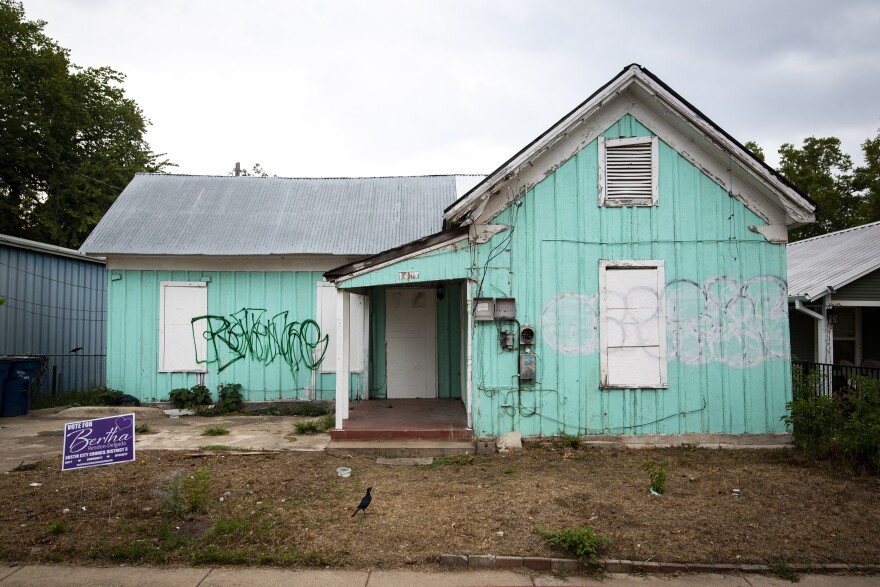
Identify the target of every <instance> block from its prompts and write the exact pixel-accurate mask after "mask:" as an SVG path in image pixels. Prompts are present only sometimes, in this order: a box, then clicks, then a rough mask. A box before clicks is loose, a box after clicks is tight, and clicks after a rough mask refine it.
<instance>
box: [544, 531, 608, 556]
mask: <svg viewBox="0 0 880 587" xmlns="http://www.w3.org/2000/svg"><path fill="white" fill-rule="evenodd" d="M535 532H537V533H538V534H540V536H541V538H543V539H544V543H545V544H546V545H547V546H548V547H550V548H552V549H554V550H561V551H563V552H566V553H568V554H571V555H573V556H575V557H577V559H578V560H580V561H581V562H583V563H591V564H595V563H596V561H597V557H598V555H599V552H600V551H601V550H602V549H603V548H604V547H605V546H607V545H609V544H611V539H610V538H608V537H607V536H602V535H601V534H596V533H595V530H594V529H593V527H592V526H584V527H583V528H564V529H562V530H545V529H544V528H543V527H542V526H541V525H540V524H536V525H535Z"/></svg>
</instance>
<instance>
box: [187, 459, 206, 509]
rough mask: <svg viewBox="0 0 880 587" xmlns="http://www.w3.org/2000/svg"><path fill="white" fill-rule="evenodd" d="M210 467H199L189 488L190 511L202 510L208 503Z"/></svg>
mask: <svg viewBox="0 0 880 587" xmlns="http://www.w3.org/2000/svg"><path fill="white" fill-rule="evenodd" d="M209 477H210V472H209V471H208V467H199V468H198V469H196V472H195V475H193V479H192V484H191V485H190V488H189V511H191V512H201V511H204V510H205V507H206V506H207V505H208V479H209Z"/></svg>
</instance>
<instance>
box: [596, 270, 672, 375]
mask: <svg viewBox="0 0 880 587" xmlns="http://www.w3.org/2000/svg"><path fill="white" fill-rule="evenodd" d="M663 284H664V280H663V261H600V263H599V288H600V300H599V314H600V318H601V322H600V329H599V345H600V353H601V355H600V356H601V359H600V362H601V377H602V386H603V387H606V388H662V387H666V385H667V376H666V375H667V373H666V333H665V324H666V321H665V319H664V303H663Z"/></svg>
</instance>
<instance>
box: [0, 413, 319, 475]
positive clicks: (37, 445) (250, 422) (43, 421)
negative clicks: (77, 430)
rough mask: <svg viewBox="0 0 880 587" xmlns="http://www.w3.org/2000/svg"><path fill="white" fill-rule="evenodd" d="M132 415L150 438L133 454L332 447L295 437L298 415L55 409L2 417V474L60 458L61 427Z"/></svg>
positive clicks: (314, 438)
mask: <svg viewBox="0 0 880 587" xmlns="http://www.w3.org/2000/svg"><path fill="white" fill-rule="evenodd" d="M107 410H116V411H118V413H129V412H134V413H135V421H136V422H137V423H138V424H144V423H146V424H149V426H150V430H151V431H152V432H154V434H137V435H136V442H137V444H136V447H137V450H193V451H195V450H198V449H199V447H200V446H205V445H209V444H224V445H228V446H236V447H241V448H251V449H255V450H303V451H322V450H324V449H325V448H326V447H327V445H328V444H329V443H330V436H329V435H328V434H315V435H310V436H298V435H295V434H294V433H293V425H294V423H295V422H298V421H300V420H303V419H304V418H300V417H296V416H241V415H231V416H216V417H213V418H205V417H200V416H184V417H181V418H169V417H167V416H166V415H165V414H164V413H163V412H162V411H161V410H157V409H156V408H68V409H66V410H61V409H57V408H52V409H46V410H32V411H31V412H30V413H29V414H28V415H26V416H16V417H15V418H0V472H3V471H11V470H12V469H13V468H15V467H16V466H17V465H19V464H20V463H21V462H25V463H32V462H35V461H39V460H42V459H45V458H48V457H53V456H57V455H60V454H61V449H62V443H63V440H62V435H63V432H64V423H65V422H75V421H78V420H85V419H88V418H99V417H103V416H107V415H110V414H109V413H107ZM212 426H224V427H226V428H228V429H229V434H228V435H225V436H213V437H208V436H202V435H201V434H202V431H203V430H204V429H205V428H208V427H212Z"/></svg>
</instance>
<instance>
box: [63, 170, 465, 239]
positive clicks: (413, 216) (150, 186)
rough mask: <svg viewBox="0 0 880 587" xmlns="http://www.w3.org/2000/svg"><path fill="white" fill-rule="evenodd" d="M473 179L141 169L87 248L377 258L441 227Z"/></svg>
mask: <svg viewBox="0 0 880 587" xmlns="http://www.w3.org/2000/svg"><path fill="white" fill-rule="evenodd" d="M468 179H469V176H455V175H433V176H419V177H369V178H309V179H302V178H282V177H229V176H225V177H224V176H221V177H215V176H194V175H171V174H138V175H136V176H135V178H134V179H133V180H132V181H131V183H130V184H128V186H127V187H126V188H125V190H124V191H123V192H122V194H120V196H119V198H118V199H117V200H116V202H115V203H114V204H113V206H112V207H111V208H110V210H109V211H108V212H107V214H105V215H104V218H102V219H101V222H100V223H98V226H96V227H95V229H94V230H93V231H92V233H91V234H90V235H89V237H88V238H87V239H86V241H85V242H84V243H83V245H82V247H81V248H80V251H81V252H84V253H88V254H90V255H114V254H131V255H282V254H321V255H370V254H374V253H378V252H380V251H384V250H386V249H390V248H393V247H397V246H399V245H402V244H404V243H407V242H410V241H414V240H416V239H419V238H421V237H424V236H425V235H428V234H432V233H434V232H437V231H439V230H440V229H441V228H442V224H443V209H444V208H445V207H446V206H448V205H449V204H451V203H452V202H453V201H454V200H455V198H456V196H457V193H458V192H459V190H460V189H461V188H460V187H459V186H460V185H462V183H464V182H465V181H467V180H468ZM477 179H478V178H477Z"/></svg>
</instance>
